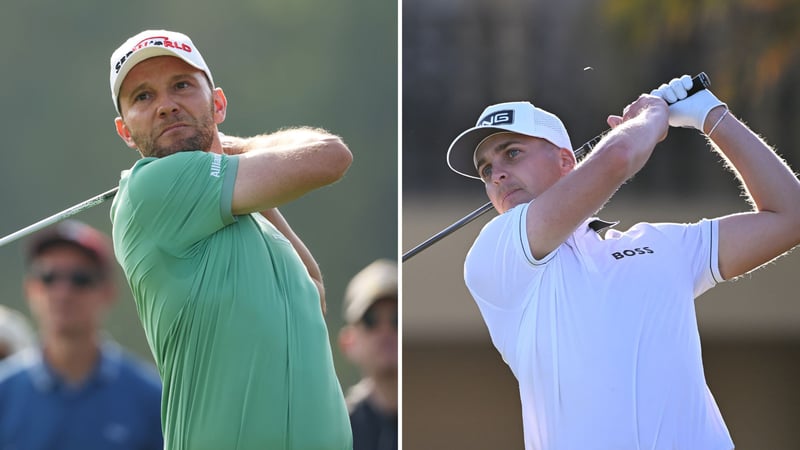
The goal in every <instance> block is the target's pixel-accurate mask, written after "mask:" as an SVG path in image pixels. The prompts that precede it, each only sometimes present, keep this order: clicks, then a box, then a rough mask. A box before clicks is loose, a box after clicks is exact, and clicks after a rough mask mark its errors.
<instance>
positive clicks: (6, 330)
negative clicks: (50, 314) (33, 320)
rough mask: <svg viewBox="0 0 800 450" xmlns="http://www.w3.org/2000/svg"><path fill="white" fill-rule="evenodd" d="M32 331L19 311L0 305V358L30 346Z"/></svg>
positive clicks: (32, 339)
mask: <svg viewBox="0 0 800 450" xmlns="http://www.w3.org/2000/svg"><path fill="white" fill-rule="evenodd" d="M33 342H34V333H33V330H32V329H31V326H30V324H29V323H28V320H27V319H26V318H25V316H24V315H22V313H21V312H19V311H17V310H15V309H11V308H8V307H6V306H3V305H0V360H3V359H5V358H7V357H9V356H11V355H12V354H14V353H16V352H18V351H20V350H23V349H25V348H27V347H29V346H31V345H32V344H33Z"/></svg>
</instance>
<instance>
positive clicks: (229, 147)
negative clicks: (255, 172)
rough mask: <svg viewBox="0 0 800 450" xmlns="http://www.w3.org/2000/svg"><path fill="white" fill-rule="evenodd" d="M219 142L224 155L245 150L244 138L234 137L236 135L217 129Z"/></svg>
mask: <svg viewBox="0 0 800 450" xmlns="http://www.w3.org/2000/svg"><path fill="white" fill-rule="evenodd" d="M217 134H219V143H220V144H222V151H223V153H225V154H226V155H239V154H241V153H244V150H245V140H244V139H242V138H240V137H236V136H228V135H226V134H223V133H222V132H221V131H219V132H218V133H217Z"/></svg>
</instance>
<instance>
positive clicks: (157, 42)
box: [114, 36, 192, 73]
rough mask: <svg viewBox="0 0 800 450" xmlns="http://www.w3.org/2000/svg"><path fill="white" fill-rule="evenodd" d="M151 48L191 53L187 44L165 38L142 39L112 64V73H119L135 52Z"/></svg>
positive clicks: (190, 48)
mask: <svg viewBox="0 0 800 450" xmlns="http://www.w3.org/2000/svg"><path fill="white" fill-rule="evenodd" d="M152 46H158V47H165V48H174V49H176V50H183V51H184V52H186V53H191V52H192V47H191V46H190V45H189V44H185V43H183V42H178V41H173V40H170V39H169V38H168V37H166V36H153V37H149V38H145V39H142V40H141V41H139V43H138V44H136V45H134V46H133V48H132V49H131V50H130V51H129V52H128V53H125V55H124V56H123V57H122V58H120V59H119V61H117V63H116V64H114V71H115V72H116V73H119V71H120V69H122V66H123V65H124V64H125V61H127V60H128V58H130V56H131V55H132V54H134V53H135V52H136V51H138V50H141V49H143V48H145V47H152Z"/></svg>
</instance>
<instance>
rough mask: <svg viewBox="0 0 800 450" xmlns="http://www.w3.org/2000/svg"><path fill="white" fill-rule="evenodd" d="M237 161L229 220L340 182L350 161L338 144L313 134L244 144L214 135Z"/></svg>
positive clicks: (292, 133) (281, 134) (288, 132)
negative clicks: (231, 215) (231, 210)
mask: <svg viewBox="0 0 800 450" xmlns="http://www.w3.org/2000/svg"><path fill="white" fill-rule="evenodd" d="M220 141H221V143H222V146H223V151H225V153H228V154H231V155H236V156H235V157H236V158H239V168H238V172H237V175H236V183H235V185H234V190H233V202H232V208H233V213H234V214H247V213H251V212H257V211H264V210H267V209H270V208H274V207H276V206H280V205H282V204H284V203H287V202H289V201H292V200H294V199H296V198H298V197H300V196H302V195H304V194H306V193H308V192H309V191H312V190H314V189H317V188H320V187H322V186H325V185H328V184H331V183H333V182H335V181H337V180H339V179H340V178H341V177H342V176H344V174H345V172H346V171H347V169H348V168H349V167H350V164H351V163H352V160H353V155H352V153H350V149H348V147H347V145H345V144H344V142H343V141H342V139H341V138H339V137H338V136H335V135H333V134H331V133H329V132H327V131H325V130H322V129H318V128H308V127H301V128H291V129H285V130H281V131H278V132H275V133H270V134H264V135H259V136H254V137H249V138H237V137H232V136H225V135H222V134H221V135H220Z"/></svg>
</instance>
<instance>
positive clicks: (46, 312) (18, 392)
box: [0, 221, 164, 450]
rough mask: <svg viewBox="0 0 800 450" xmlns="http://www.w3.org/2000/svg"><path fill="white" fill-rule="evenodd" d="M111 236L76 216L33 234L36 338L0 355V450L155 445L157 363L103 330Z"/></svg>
mask: <svg viewBox="0 0 800 450" xmlns="http://www.w3.org/2000/svg"><path fill="white" fill-rule="evenodd" d="M113 259H114V254H113V251H112V248H111V239H110V238H109V237H108V236H107V235H105V234H103V233H101V232H100V231H98V230H96V229H94V228H92V227H90V226H88V225H86V224H84V223H81V222H77V221H65V222H62V223H60V224H58V225H56V226H54V227H52V228H50V229H49V230H46V231H43V232H41V233H39V234H37V235H36V236H34V237H33V239H32V242H31V244H30V246H29V248H28V258H27V272H26V274H25V279H24V280H23V287H24V291H25V297H26V300H27V302H28V306H29V307H30V310H31V313H32V316H33V318H34V319H35V321H36V324H37V331H38V334H39V345H37V346H35V347H31V348H28V349H27V350H23V351H21V352H17V353H15V354H14V355H12V356H10V357H8V358H6V359H4V360H3V361H2V362H0V450H161V449H162V448H163V446H164V444H163V437H162V436H163V434H162V431H161V405H160V404H161V382H160V380H159V377H158V375H157V373H156V370H155V366H154V365H152V364H149V365H148V364H147V363H145V362H144V361H143V360H137V358H134V357H133V356H131V355H130V354H129V353H127V352H126V351H125V350H124V349H123V348H122V347H121V346H120V345H118V344H116V343H113V342H112V341H110V340H108V339H104V338H103V333H102V331H101V327H102V322H103V319H104V318H105V316H106V313H108V311H109V309H110V308H111V307H112V306H113V304H114V302H115V300H116V294H117V290H116V283H115V282H114V267H115V266H114V264H113Z"/></svg>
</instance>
